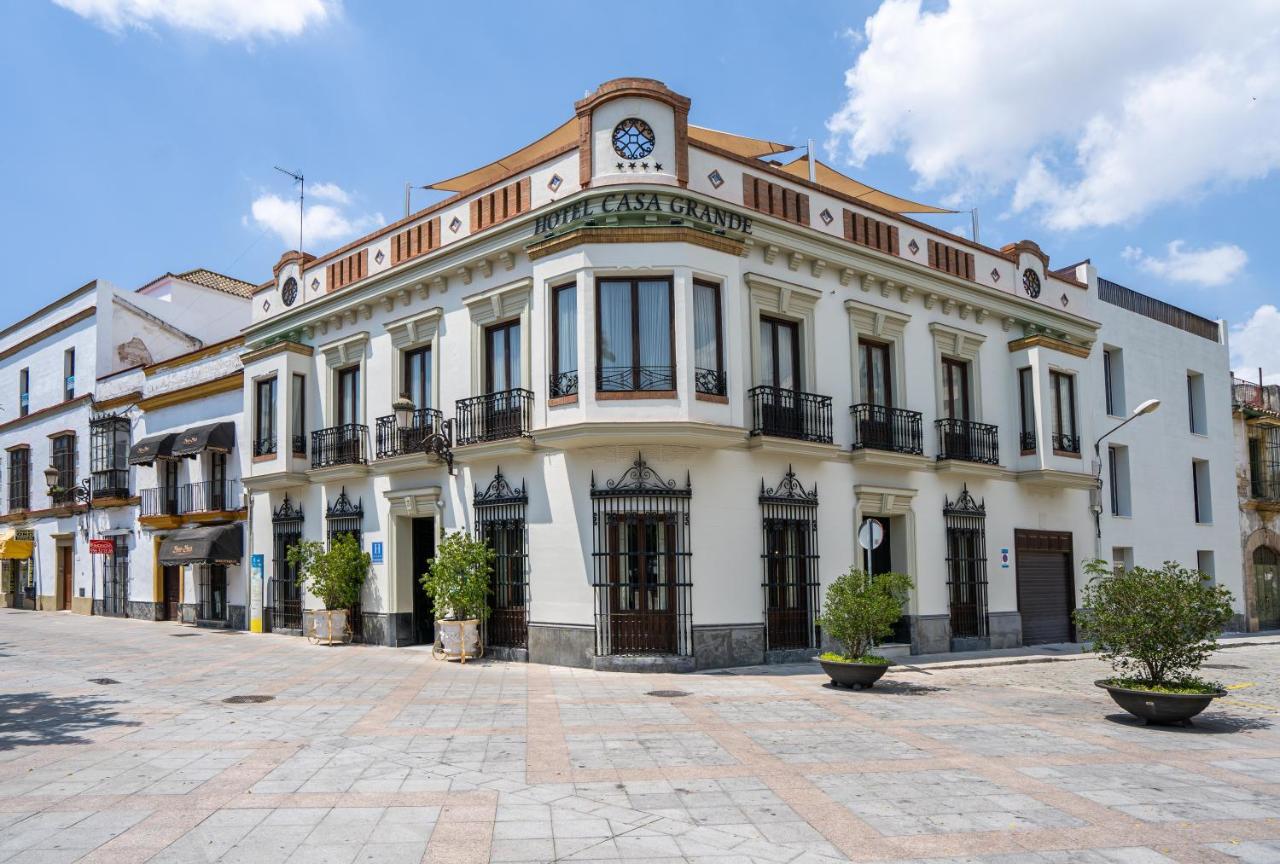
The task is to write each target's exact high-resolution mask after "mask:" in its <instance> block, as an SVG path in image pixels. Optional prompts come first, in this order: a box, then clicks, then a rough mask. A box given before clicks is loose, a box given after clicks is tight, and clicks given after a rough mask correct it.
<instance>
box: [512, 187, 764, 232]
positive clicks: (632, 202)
mask: <svg viewBox="0 0 1280 864" xmlns="http://www.w3.org/2000/svg"><path fill="white" fill-rule="evenodd" d="M645 213H666V214H669V215H671V216H680V217H683V218H686V219H692V220H694V221H695V222H701V223H703V225H705V226H707V227H709V228H720V229H724V230H725V231H737V232H740V233H742V234H750V233H751V217H750V216H743V215H742V214H741V213H734V212H733V211H732V210H725V209H723V208H721V207H717V206H716V205H714V204H706V203H704V202H702V201H699V200H697V199H696V198H692V197H689V196H687V195H664V194H662V193H660V192H610V193H608V194H605V195H596V196H592V197H590V198H584V199H583V200H581V201H575V202H574V203H572V204H567V205H565V206H564V207H561V208H560V209H558V210H552V211H551V212H550V213H547V214H544V215H542V216H539V217H538V218H537V220H535V221H534V225H533V233H534V234H546V233H547V232H549V231H554V230H556V229H557V228H564V227H566V226H568V225H572V224H573V223H575V222H581V221H583V220H586V219H591V218H592V217H598V216H617V215H623V214H645Z"/></svg>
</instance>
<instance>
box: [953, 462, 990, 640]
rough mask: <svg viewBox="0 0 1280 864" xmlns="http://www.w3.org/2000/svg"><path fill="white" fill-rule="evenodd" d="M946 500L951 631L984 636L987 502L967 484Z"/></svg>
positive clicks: (969, 635)
mask: <svg viewBox="0 0 1280 864" xmlns="http://www.w3.org/2000/svg"><path fill="white" fill-rule="evenodd" d="M943 500H944V504H943V508H942V515H943V518H944V520H945V523H946V529H947V592H948V595H949V597H950V606H951V635H952V637H960V638H967V637H969V638H985V637H986V636H987V634H988V630H987V508H986V502H985V501H984V502H983V503H981V504H979V503H978V502H976V501H974V500H973V496H972V495H970V494H969V487H968V485H966V486H964V488H963V489H962V490H961V492H960V497H959V498H957V499H956V500H955V501H954V502H953V501H951V500H950V499H946V498H944V499H943Z"/></svg>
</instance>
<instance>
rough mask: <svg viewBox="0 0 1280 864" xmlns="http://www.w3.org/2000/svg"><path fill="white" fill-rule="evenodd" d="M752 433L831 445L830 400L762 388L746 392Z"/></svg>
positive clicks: (771, 388)
mask: <svg viewBox="0 0 1280 864" xmlns="http://www.w3.org/2000/svg"><path fill="white" fill-rule="evenodd" d="M747 400H748V401H749V402H750V403H751V434H752V435H773V436H776V437H778V438H795V439H798V440H800V441H813V442H816V443H819V444H830V443H831V428H832V424H831V397H830V396H820V395H818V394H816V393H804V392H802V391H800V390H789V389H787V388H786V387H771V386H769V385H762V386H760V387H752V388H751V389H750V390H748V391H747Z"/></svg>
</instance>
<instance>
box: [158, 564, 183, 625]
mask: <svg viewBox="0 0 1280 864" xmlns="http://www.w3.org/2000/svg"><path fill="white" fill-rule="evenodd" d="M181 575H182V568H180V567H165V568H164V571H163V573H162V576H161V579H162V582H163V584H162V585H161V588H162V590H163V592H164V600H163V611H162V613H161V614H163V615H164V619H165V620H166V621H179V620H181V619H182V615H181V613H180V612H179V610H178V590H179V587H178V582H179V579H180V578H181Z"/></svg>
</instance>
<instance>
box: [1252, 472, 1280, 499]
mask: <svg viewBox="0 0 1280 864" xmlns="http://www.w3.org/2000/svg"><path fill="white" fill-rule="evenodd" d="M1249 497H1250V498H1252V499H1254V500H1255V501H1280V477H1254V478H1252V479H1251V480H1250V481H1249Z"/></svg>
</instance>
